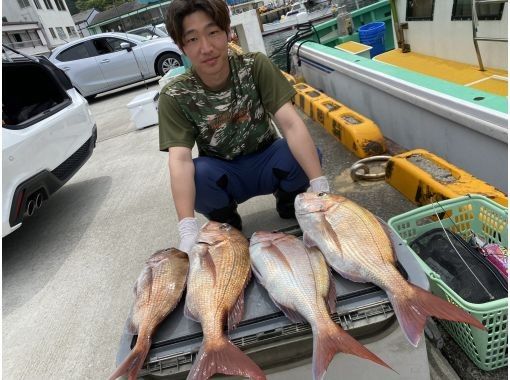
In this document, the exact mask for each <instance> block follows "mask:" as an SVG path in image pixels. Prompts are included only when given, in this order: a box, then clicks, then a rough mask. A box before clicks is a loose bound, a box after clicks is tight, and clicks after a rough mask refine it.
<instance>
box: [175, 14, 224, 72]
mask: <svg viewBox="0 0 510 380" xmlns="http://www.w3.org/2000/svg"><path fill="white" fill-rule="evenodd" d="M182 25H183V31H184V33H183V43H184V46H183V50H184V53H186V55H187V56H188V58H189V59H190V61H191V63H192V65H193V67H194V68H195V70H196V71H197V73H198V75H199V76H200V77H201V78H202V80H205V81H207V79H209V78H214V77H215V76H218V75H221V74H225V73H228V71H229V66H228V53H227V51H228V38H227V33H226V32H225V31H223V30H221V29H220V28H219V27H218V25H216V24H215V23H214V21H213V19H212V18H211V17H209V16H208V15H207V14H206V13H205V12H203V11H198V12H195V13H192V14H190V15H188V16H186V17H185V18H184V20H183V22H182ZM227 75H228V74H227Z"/></svg>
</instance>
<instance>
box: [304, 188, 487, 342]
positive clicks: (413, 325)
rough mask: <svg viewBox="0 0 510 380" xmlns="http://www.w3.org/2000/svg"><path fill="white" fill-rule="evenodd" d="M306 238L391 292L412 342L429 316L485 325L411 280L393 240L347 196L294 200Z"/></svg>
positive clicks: (343, 269) (343, 268) (349, 273)
mask: <svg viewBox="0 0 510 380" xmlns="http://www.w3.org/2000/svg"><path fill="white" fill-rule="evenodd" d="M294 208H295V210H296V218H297V220H298V222H299V225H300V227H301V230H302V231H303V239H304V241H305V242H306V244H307V245H308V246H310V247H312V246H317V247H318V248H319V249H320V250H321V251H322V253H323V254H324V257H325V258H326V260H327V261H328V263H329V264H330V265H331V266H332V267H333V268H334V269H335V271H337V272H338V273H339V274H341V275H342V276H343V277H345V278H347V279H349V280H352V281H357V282H372V283H374V284H376V285H378V286H379V287H381V288H382V289H384V290H385V291H386V293H387V295H388V299H389V300H390V302H391V304H392V305H393V309H394V311H395V315H396V316H397V319H398V321H399V323H400V326H401V327H402V329H403V331H404V333H405V335H406V338H407V339H408V340H409V342H410V343H411V344H412V345H414V346H417V345H418V343H419V341H420V338H421V335H422V334H423V330H424V328H425V323H426V320H427V317H429V316H434V317H437V318H441V319H447V320H450V321H457V322H464V323H469V324H471V325H473V326H475V327H477V328H479V329H482V330H485V327H484V326H483V324H482V323H481V322H480V321H478V320H477V319H475V318H474V317H473V316H471V315H470V314H469V313H467V312H465V311H464V310H462V309H460V308H458V307H456V306H455V305H452V304H451V303H449V302H448V301H445V300H443V299H441V298H439V297H436V296H434V295H433V294H431V293H429V292H427V291H425V290H423V289H421V288H419V287H417V286H414V285H413V284H410V283H409V282H407V281H406V280H405V279H404V278H403V277H402V276H401V275H400V273H399V272H398V270H397V269H396V267H395V264H396V260H395V255H394V250H393V245H392V242H391V241H390V239H389V237H388V235H387V233H386V231H385V229H384V227H383V225H381V223H380V222H379V221H378V220H377V219H376V217H375V216H374V215H373V214H372V213H371V212H370V211H368V210H366V209H364V208H363V207H361V206H359V205H357V204H356V203H355V202H352V201H350V200H349V199H347V198H345V197H342V196H341V195H336V194H328V193H312V192H310V193H301V194H299V195H298V196H297V197H296V200H295V202H294Z"/></svg>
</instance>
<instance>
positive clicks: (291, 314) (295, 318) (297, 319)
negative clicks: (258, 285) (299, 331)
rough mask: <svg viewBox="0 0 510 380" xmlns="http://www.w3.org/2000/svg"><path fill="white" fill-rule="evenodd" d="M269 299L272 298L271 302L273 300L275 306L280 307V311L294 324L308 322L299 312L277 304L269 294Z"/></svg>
mask: <svg viewBox="0 0 510 380" xmlns="http://www.w3.org/2000/svg"><path fill="white" fill-rule="evenodd" d="M268 294H269V293H268ZM269 297H270V298H271V300H273V302H274V304H275V305H276V306H278V309H280V310H281V311H282V312H283V314H285V316H286V317H287V318H289V319H290V320H291V321H292V322H294V323H304V322H306V320H305V319H304V318H303V317H302V316H301V314H299V313H298V312H297V311H295V310H292V309H289V308H288V307H287V306H284V305H282V304H281V303H278V302H276V301H275V299H274V298H273V297H271V294H269Z"/></svg>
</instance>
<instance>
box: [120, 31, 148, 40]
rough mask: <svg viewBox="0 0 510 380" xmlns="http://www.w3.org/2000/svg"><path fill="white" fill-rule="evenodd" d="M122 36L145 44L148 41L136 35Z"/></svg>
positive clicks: (125, 34) (127, 34)
mask: <svg viewBox="0 0 510 380" xmlns="http://www.w3.org/2000/svg"><path fill="white" fill-rule="evenodd" d="M122 35H124V36H126V37H127V38H131V39H132V40H135V41H137V42H147V41H149V40H150V39H149V38H147V37H144V36H139V35H137V34H133V33H122Z"/></svg>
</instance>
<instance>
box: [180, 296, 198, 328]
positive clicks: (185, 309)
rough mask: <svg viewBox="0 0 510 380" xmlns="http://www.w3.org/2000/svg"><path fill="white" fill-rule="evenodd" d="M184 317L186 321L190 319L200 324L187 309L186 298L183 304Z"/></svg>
mask: <svg viewBox="0 0 510 380" xmlns="http://www.w3.org/2000/svg"><path fill="white" fill-rule="evenodd" d="M184 316H185V317H186V318H188V319H191V320H192V321H195V322H200V320H199V319H198V317H197V316H196V315H195V314H193V313H192V312H191V310H190V309H189V307H188V297H186V301H185V303H184Z"/></svg>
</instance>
